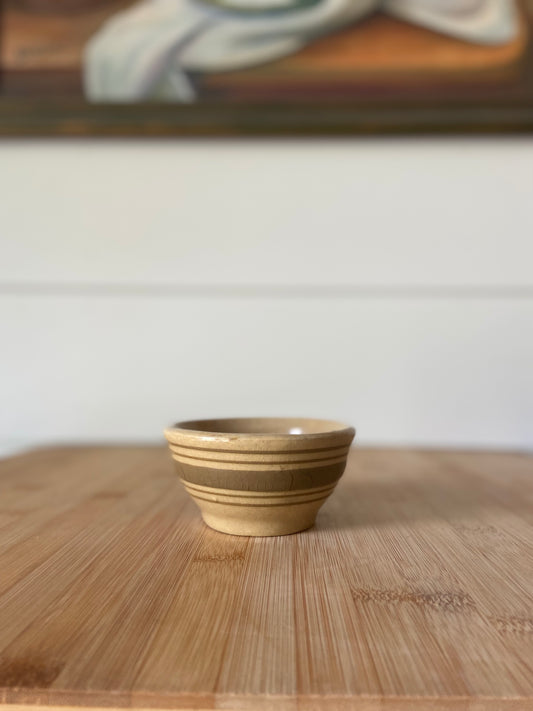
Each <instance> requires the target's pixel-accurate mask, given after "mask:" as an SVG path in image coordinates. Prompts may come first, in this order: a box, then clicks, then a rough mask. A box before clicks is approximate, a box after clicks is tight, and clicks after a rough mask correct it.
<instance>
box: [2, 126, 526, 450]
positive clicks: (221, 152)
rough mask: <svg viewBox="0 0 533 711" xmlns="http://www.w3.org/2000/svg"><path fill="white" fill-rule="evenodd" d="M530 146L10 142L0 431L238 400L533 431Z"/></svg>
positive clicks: (104, 422) (475, 437)
mask: <svg viewBox="0 0 533 711" xmlns="http://www.w3.org/2000/svg"><path fill="white" fill-rule="evenodd" d="M532 200H533V142H532V141H531V140H530V139H528V138H521V139H518V138H517V139H505V140H504V139H499V140H496V139H488V138H487V139H479V140H475V139H469V140H467V139H453V140H452V139H445V140H440V141H437V140H426V139H418V140H414V139H412V140H393V139H382V140H365V141H358V140H346V141H300V142H288V141H276V142H273V141H263V142H261V141H257V142H231V141H206V142H183V141H161V142H153V141H152V142H147V141H132V142H123V143H113V142H106V141H78V142H76V141H65V142H58V141H37V142H3V143H0V230H1V259H0V322H1V334H2V347H1V351H0V353H1V356H0V358H1V368H0V395H1V401H0V402H1V404H0V449H2V450H4V451H6V450H7V448H9V447H17V446H20V445H23V444H25V443H28V442H39V443H41V442H63V441H87V440H89V441H95V440H106V441H107V440H109V441H113V440H137V439H141V440H154V439H157V438H158V437H159V436H160V432H161V429H162V427H163V426H164V425H165V424H167V423H168V422H170V421H172V420H175V419H178V418H185V417H189V416H190V417H201V416H210V415H223V414H244V415H246V414H257V413H259V414H261V413H266V414H276V413H280V414H293V413H295V414H310V415H318V416H325V417H327V416H331V417H338V418H343V419H346V420H348V421H350V422H352V423H354V424H355V425H356V427H357V428H358V432H359V438H360V441H362V442H365V443H385V444H390V443H405V444H423V445H435V444H436V445H460V446H469V447H471V446H475V447H478V446H484V447H509V448H533V430H532V423H533V374H532V371H533V368H532V364H533V269H532V262H533V209H532Z"/></svg>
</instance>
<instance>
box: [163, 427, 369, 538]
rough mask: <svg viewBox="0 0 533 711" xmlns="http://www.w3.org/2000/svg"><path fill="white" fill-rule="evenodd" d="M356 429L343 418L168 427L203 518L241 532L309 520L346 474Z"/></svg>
mask: <svg viewBox="0 0 533 711" xmlns="http://www.w3.org/2000/svg"><path fill="white" fill-rule="evenodd" d="M354 435H355V430H354V429H353V427H349V426H347V425H343V424H341V423H340V422H330V421H328V420H312V419H307V418H281V417H279V418H278V417H264V418H257V417H246V418H239V419H224V420H194V421H190V422H179V423H178V424H177V425H175V426H174V427H169V428H168V429H166V430H165V437H166V438H167V440H168V444H169V447H170V451H171V452H172V457H173V458H174V460H175V462H176V466H177V469H178V473H179V475H180V477H181V480H182V482H183V484H184V485H185V488H186V489H187V491H188V492H189V494H190V495H191V496H192V497H193V499H194V500H195V501H196V503H197V504H198V506H199V507H200V511H201V512H202V516H203V519H204V521H205V523H206V524H207V525H208V526H210V527H211V528H214V529H216V530H217V531H222V532H223V533H232V534H234V535H237V536H282V535H285V534H287V533H296V532H297V531H303V530H304V529H306V528H309V527H310V526H312V525H313V524H314V522H315V518H316V515H317V513H318V510H319V508H320V507H321V506H322V504H323V503H324V501H325V500H326V499H327V498H328V496H329V495H330V494H331V492H332V491H333V489H334V488H335V485H336V484H337V482H338V480H339V479H340V477H341V476H342V473H343V472H344V468H345V467H346V459H347V457H348V452H349V449H350V445H351V443H352V440H353V438H354Z"/></svg>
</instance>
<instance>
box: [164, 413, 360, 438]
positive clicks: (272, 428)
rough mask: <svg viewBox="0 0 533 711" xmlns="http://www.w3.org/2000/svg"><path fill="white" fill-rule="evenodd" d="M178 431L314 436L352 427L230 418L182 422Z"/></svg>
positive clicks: (283, 419) (311, 421)
mask: <svg viewBox="0 0 533 711" xmlns="http://www.w3.org/2000/svg"><path fill="white" fill-rule="evenodd" d="M176 427H177V428H178V429H181V430H190V431H192V432H206V433H210V434H239V435H243V434H244V435H246V434H249V435H255V436H257V435H313V434H315V435H316V434H326V433H331V432H342V431H344V430H349V429H351V428H350V427H349V426H348V425H345V424H343V423H341V422H335V421H332V420H315V419H312V418H307V417H230V418H223V419H217V420H189V421H187V422H178V424H177V425H176Z"/></svg>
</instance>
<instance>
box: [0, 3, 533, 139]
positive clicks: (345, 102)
mask: <svg viewBox="0 0 533 711" xmlns="http://www.w3.org/2000/svg"><path fill="white" fill-rule="evenodd" d="M0 8H1V10H0V13H1V14H0V17H1V25H0V33H1V46H0V133H1V134H2V135H46V134H48V135H50V134H71V135H83V134H89V135H94V134H100V135H120V134H124V135H143V134H144V135H169V134H178V135H217V134H218V135H223V134H226V135H228V134H229V135H242V134H244V135H253V134H255V135H261V134H262V135H276V134H277V135H282V134H287V135H289V134H290V135H310V134H329V135H335V134H350V133H380V132H399V133H406V132H407V133H412V132H452V131H455V132H457V131H461V132H493V131H508V132H510V131H529V130H531V128H533V32H532V29H533V0H527V1H525V0H524V1H523V2H520V0H3V2H1V5H0Z"/></svg>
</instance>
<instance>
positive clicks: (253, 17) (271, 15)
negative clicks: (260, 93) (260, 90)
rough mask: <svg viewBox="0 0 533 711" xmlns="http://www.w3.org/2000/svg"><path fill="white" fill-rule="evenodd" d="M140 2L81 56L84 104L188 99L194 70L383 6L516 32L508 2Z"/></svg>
mask: <svg viewBox="0 0 533 711" xmlns="http://www.w3.org/2000/svg"><path fill="white" fill-rule="evenodd" d="M219 2H220V4H217V3H216V2H215V0H141V2H139V3H137V4H136V5H134V6H133V7H131V8H129V9H128V10H125V11H123V12H120V13H117V15H115V16H114V17H112V18H111V19H110V20H108V21H107V22H106V23H105V24H104V25H103V27H102V28H101V29H100V30H99V31H98V32H97V33H96V34H95V35H94V36H93V37H92V38H91V40H90V41H89V43H88V45H87V47H86V49H85V53H84V85H85V93H86V96H87V98H88V99H89V100H90V101H96V102H97V101H102V102H136V101H143V100H147V99H161V100H168V101H177V102H190V101H194V99H195V93H194V90H193V87H192V85H191V84H190V82H189V80H188V74H189V73H190V72H217V71H228V70H235V69H241V68H246V67H252V66H256V65H259V64H262V63H264V62H268V61H272V60H274V59H278V58H280V57H283V56H286V55H288V54H292V53H293V52H296V51H297V50H299V49H300V48H302V47H304V46H305V45H306V44H308V43H309V42H311V41H312V40H313V39H315V38H317V37H320V36H321V35H324V34H328V33H329V32H331V31H333V30H336V29H340V28H342V27H345V26H348V25H350V24H353V23H354V22H356V21H357V20H359V19H361V18H363V17H364V16H366V15H368V14H369V13H370V12H372V11H375V10H382V11H385V12H388V13H390V14H392V15H395V16H398V17H401V18H402V19H404V20H407V21H409V22H413V23H416V24H420V25H423V26H427V27H429V28H431V29H434V30H437V31H440V32H443V33H446V34H450V35H453V36H456V37H459V38H461V39H465V40H468V41H471V42H479V43H486V44H498V43H502V42H506V41H508V40H509V39H511V38H512V37H513V36H514V35H515V34H516V32H517V28H518V19H517V12H516V7H515V5H514V3H513V2H512V0H219Z"/></svg>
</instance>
